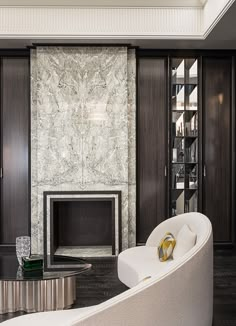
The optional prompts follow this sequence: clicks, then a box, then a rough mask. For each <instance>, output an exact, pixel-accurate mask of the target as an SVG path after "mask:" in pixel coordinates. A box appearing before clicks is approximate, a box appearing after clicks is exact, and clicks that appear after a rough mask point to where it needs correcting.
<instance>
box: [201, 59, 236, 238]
mask: <svg viewBox="0 0 236 326" xmlns="http://www.w3.org/2000/svg"><path fill="white" fill-rule="evenodd" d="M231 94H232V92H231V58H210V57H206V58H203V114H202V118H203V174H204V176H203V212H204V213H205V214H206V215H207V216H208V217H209V218H210V220H211V222H212V225H213V234H214V240H215V241H216V242H230V241H231V240H232V239H231V217H232V216H231V181H232V180H231V179H232V178H231V175H232V174H231V168H232V167H231Z"/></svg>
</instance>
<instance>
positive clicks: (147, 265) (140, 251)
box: [118, 246, 172, 288]
mask: <svg viewBox="0 0 236 326" xmlns="http://www.w3.org/2000/svg"><path fill="white" fill-rule="evenodd" d="M171 262H172V260H167V261H166V262H161V261H160V260H159V257H158V252H157V246H156V247H147V246H140V247H134V248H129V249H127V250H125V251H123V252H121V253H120V254H119V259H118V277H119V279H120V280H121V281H122V282H123V283H124V284H125V285H126V286H128V287H130V288H132V287H133V286H135V285H137V284H138V283H139V282H140V281H142V280H143V279H145V278H146V277H148V276H154V275H156V274H157V272H159V271H161V270H162V269H164V268H166V266H167V265H168V264H170V263H171Z"/></svg>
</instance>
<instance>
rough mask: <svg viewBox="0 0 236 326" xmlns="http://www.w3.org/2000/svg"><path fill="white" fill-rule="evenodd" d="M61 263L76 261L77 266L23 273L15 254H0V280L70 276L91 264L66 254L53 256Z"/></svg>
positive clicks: (40, 279) (33, 279)
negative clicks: (51, 270)
mask: <svg viewBox="0 0 236 326" xmlns="http://www.w3.org/2000/svg"><path fill="white" fill-rule="evenodd" d="M55 257H56V258H58V259H59V260H60V261H61V262H63V263H67V264H69V263H74V262H75V261H76V262H77V263H78V267H76V269H75V270H74V271H56V272H44V271H42V272H40V271H30V272H27V273H25V272H24V271H23V269H22V268H21V267H20V266H19V264H18V260H17V258H16V255H14V254H8V255H6V254H5V255H2V256H0V281H14V280H15V281H42V280H52V279H60V278H66V277H71V276H76V275H78V274H80V273H83V272H85V271H87V270H89V269H90V268H91V264H89V263H87V262H86V261H84V260H83V259H80V258H75V257H68V256H55Z"/></svg>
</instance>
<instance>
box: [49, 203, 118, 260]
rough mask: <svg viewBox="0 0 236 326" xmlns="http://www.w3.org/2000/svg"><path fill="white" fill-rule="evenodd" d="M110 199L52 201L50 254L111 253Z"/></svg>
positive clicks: (111, 219) (111, 211)
mask: <svg viewBox="0 0 236 326" xmlns="http://www.w3.org/2000/svg"><path fill="white" fill-rule="evenodd" d="M113 201H114V200H113V199H112V198H111V199H100V198H97V199H81V198H80V199H74V200H53V203H52V206H53V207H52V210H53V212H52V213H53V233H52V236H53V239H52V240H53V241H52V243H53V252H54V253H56V254H76V255H79V256H93V255H97V254H98V252H100V253H101V255H108V256H109V255H112V254H114V236H115V235H114V218H115V216H114V202H113Z"/></svg>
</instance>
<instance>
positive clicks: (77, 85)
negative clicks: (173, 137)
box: [31, 47, 136, 253]
mask: <svg viewBox="0 0 236 326" xmlns="http://www.w3.org/2000/svg"><path fill="white" fill-rule="evenodd" d="M135 75H136V63H135V51H134V50H130V49H127V48H126V47H115V48H113V47H37V48H36V49H33V50H32V51H31V99H32V112H31V174H32V182H31V184H32V186H31V187H32V188H31V193H32V207H31V211H32V218H31V225H32V251H33V252H34V253H42V252H43V192H44V191H105V190H109V191H112V190H113V191H121V193H122V205H121V211H122V223H121V234H122V249H125V248H127V247H129V246H132V245H135V233H136V232H135V228H136V226H135V220H136V209H135V207H136V181H135V165H136V163H135V157H136V155H135V143H136V140H135V137H136V135H135V120H136V118H135V109H136V108H135V102H136V100H135V98H136V95H135V92H136V89H135V79H136V76H135Z"/></svg>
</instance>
